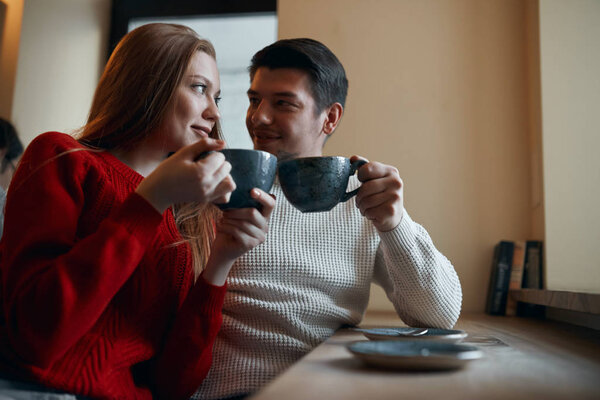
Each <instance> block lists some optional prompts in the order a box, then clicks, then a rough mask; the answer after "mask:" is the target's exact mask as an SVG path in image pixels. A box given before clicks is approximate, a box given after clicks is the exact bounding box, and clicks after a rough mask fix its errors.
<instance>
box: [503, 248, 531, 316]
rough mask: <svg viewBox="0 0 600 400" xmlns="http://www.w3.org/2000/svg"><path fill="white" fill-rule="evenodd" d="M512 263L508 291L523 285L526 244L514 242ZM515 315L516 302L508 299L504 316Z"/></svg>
mask: <svg viewBox="0 0 600 400" xmlns="http://www.w3.org/2000/svg"><path fill="white" fill-rule="evenodd" d="M514 245H515V247H514V251H513V261H512V266H511V271H510V283H509V285H508V290H509V291H510V290H513V289H521V285H522V284H523V269H524V268H525V249H526V246H527V244H526V242H525V241H524V240H518V241H515V242H514ZM516 314H517V301H516V300H513V299H512V298H511V297H510V294H509V296H508V298H507V299H506V315H510V316H514V315H516Z"/></svg>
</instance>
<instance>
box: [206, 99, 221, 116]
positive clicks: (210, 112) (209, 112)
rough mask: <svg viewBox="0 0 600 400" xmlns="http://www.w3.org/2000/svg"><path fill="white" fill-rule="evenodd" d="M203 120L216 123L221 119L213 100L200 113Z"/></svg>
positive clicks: (215, 102)
mask: <svg viewBox="0 0 600 400" xmlns="http://www.w3.org/2000/svg"><path fill="white" fill-rule="evenodd" d="M202 116H203V117H204V119H206V120H209V121H217V120H219V119H221V113H220V112H219V106H218V105H217V101H216V100H215V99H212V100H210V102H209V104H208V107H206V109H205V110H204V112H203V113H202Z"/></svg>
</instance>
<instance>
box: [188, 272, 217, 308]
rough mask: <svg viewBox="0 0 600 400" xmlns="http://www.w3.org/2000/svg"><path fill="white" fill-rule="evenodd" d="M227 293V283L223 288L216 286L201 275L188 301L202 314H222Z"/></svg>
mask: <svg viewBox="0 0 600 400" xmlns="http://www.w3.org/2000/svg"><path fill="white" fill-rule="evenodd" d="M226 293H227V283H225V284H224V285H223V286H215V285H212V284H210V283H208V282H206V281H205V280H204V277H203V276H202V275H200V276H199V277H198V279H197V280H196V283H195V284H194V286H193V287H192V291H191V293H190V298H189V299H188V301H190V302H191V304H194V305H195V306H194V307H193V308H194V309H195V310H196V311H197V312H198V313H200V314H204V315H216V314H221V310H222V308H223V302H224V301H225V294H226Z"/></svg>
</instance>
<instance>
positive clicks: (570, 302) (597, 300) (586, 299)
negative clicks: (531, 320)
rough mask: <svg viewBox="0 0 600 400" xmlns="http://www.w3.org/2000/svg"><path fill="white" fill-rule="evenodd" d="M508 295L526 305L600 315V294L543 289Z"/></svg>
mask: <svg viewBox="0 0 600 400" xmlns="http://www.w3.org/2000/svg"><path fill="white" fill-rule="evenodd" d="M508 293H509V296H511V297H512V298H513V299H515V300H517V301H521V302H524V303H531V304H539V305H542V306H547V307H554V308H560V309H564V310H571V311H578V312H583V313H588V314H599V315H600V294H592V293H576V292H563V291H558V290H543V289H518V290H509V292H508Z"/></svg>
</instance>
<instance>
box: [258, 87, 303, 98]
mask: <svg viewBox="0 0 600 400" xmlns="http://www.w3.org/2000/svg"><path fill="white" fill-rule="evenodd" d="M247 93H248V96H257V95H258V92H257V91H255V90H252V89H248V92H247ZM273 95H275V96H279V97H289V98H294V99H295V98H297V97H298V95H297V94H296V93H294V92H275V93H273Z"/></svg>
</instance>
